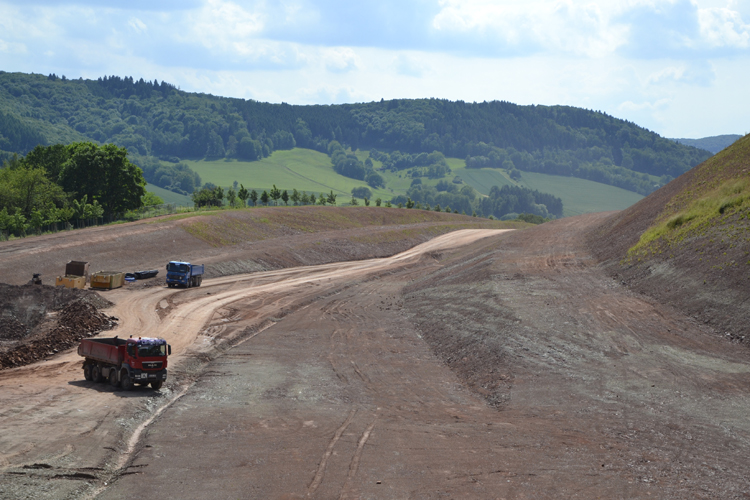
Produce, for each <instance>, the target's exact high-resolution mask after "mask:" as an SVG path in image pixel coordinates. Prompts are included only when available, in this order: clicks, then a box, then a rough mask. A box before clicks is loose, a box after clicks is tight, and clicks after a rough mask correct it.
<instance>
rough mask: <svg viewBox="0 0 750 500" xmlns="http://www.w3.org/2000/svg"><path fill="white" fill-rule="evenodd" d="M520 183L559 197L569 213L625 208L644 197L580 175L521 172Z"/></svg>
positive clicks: (565, 213) (564, 208)
mask: <svg viewBox="0 0 750 500" xmlns="http://www.w3.org/2000/svg"><path fill="white" fill-rule="evenodd" d="M519 184H520V185H523V186H526V187H528V188H529V189H536V190H537V191H541V192H543V193H550V194H553V195H555V196H557V197H559V198H560V199H561V200H562V202H563V215H564V216H566V217H569V216H572V215H581V214H587V213H591V212H608V211H610V210H623V209H625V208H628V207H629V206H630V205H633V204H634V203H636V202H638V201H640V200H641V199H643V196H641V195H640V194H638V193H634V192H632V191H627V190H625V189H622V188H618V187H615V186H609V185H607V184H601V183H599V182H594V181H589V180H586V179H579V178H577V177H562V176H559V175H547V174H538V173H535V172H521V181H520V182H519Z"/></svg>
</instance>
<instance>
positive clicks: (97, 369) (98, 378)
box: [91, 365, 104, 383]
mask: <svg viewBox="0 0 750 500" xmlns="http://www.w3.org/2000/svg"><path fill="white" fill-rule="evenodd" d="M91 380H93V381H94V382H96V383H99V382H103V381H104V378H103V377H102V367H101V366H99V365H94V366H93V367H92V368H91Z"/></svg>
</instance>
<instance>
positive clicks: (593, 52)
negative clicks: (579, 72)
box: [432, 0, 629, 57]
mask: <svg viewBox="0 0 750 500" xmlns="http://www.w3.org/2000/svg"><path fill="white" fill-rule="evenodd" d="M616 3H622V2H616ZM440 5H441V7H442V8H441V10H440V12H439V13H438V14H437V15H436V16H435V17H434V19H433V22H432V26H433V28H434V29H435V30H436V31H438V32H444V33H454V34H456V33H460V34H462V35H465V36H474V35H475V34H476V32H481V33H482V34H483V35H484V36H486V37H488V38H490V39H495V40H498V41H500V42H502V43H505V44H508V45H511V46H513V45H516V46H518V45H531V46H538V47H539V48H540V49H544V50H549V51H553V52H557V51H563V52H569V53H573V54H580V55H586V56H589V57H602V56H605V55H607V54H611V53H612V52H614V51H615V50H617V49H618V48H619V47H621V46H622V45H624V44H625V43H626V42H627V36H628V31H629V30H628V27H627V26H625V25H619V24H615V23H613V22H612V21H611V17H612V15H613V14H614V13H616V12H618V11H619V10H621V9H613V8H612V5H607V4H606V3H605V4H604V8H603V6H602V5H600V4H596V3H582V2H576V1H573V0H562V1H561V0H536V1H530V2H523V3H521V2H510V1H505V2H496V1H491V0H467V1H463V0H441V1H440Z"/></svg>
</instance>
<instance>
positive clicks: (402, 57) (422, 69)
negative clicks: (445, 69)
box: [392, 54, 428, 78]
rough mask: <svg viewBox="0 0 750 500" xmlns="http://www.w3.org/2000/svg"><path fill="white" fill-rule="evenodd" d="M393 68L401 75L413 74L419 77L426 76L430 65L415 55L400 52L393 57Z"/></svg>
mask: <svg viewBox="0 0 750 500" xmlns="http://www.w3.org/2000/svg"><path fill="white" fill-rule="evenodd" d="M392 67H393V69H395V70H396V73H398V74H399V75H406V76H413V77H415V78H419V77H422V76H424V74H425V73H426V72H427V71H428V67H427V66H426V65H425V64H424V63H422V62H421V61H420V60H418V59H417V58H415V57H412V56H410V55H407V54H399V55H397V56H396V57H394V58H393V63H392Z"/></svg>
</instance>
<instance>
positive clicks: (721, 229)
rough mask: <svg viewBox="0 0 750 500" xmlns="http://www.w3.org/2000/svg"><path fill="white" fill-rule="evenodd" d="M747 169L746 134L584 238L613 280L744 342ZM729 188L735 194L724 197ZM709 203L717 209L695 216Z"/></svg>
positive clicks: (748, 280) (748, 304)
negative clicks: (744, 185)
mask: <svg viewBox="0 0 750 500" xmlns="http://www.w3.org/2000/svg"><path fill="white" fill-rule="evenodd" d="M749 172H750V135H749V136H746V137H744V138H742V139H740V140H738V141H737V142H736V143H735V144H733V145H732V146H730V147H729V148H727V149H725V150H723V151H722V152H720V153H719V154H717V155H716V156H714V157H712V158H710V159H709V160H707V161H706V162H704V163H702V164H701V165H699V166H697V167H695V168H694V169H692V170H691V171H689V172H687V173H686V174H684V175H682V176H680V177H678V178H677V179H675V180H674V181H672V182H671V183H669V184H667V185H666V186H664V187H663V188H661V189H659V190H658V191H656V192H654V193H653V194H651V195H650V196H648V197H646V198H644V199H643V200H641V201H640V202H638V203H636V204H635V205H633V206H632V207H630V208H628V209H626V210H623V211H622V212H618V213H615V214H613V215H612V216H610V217H609V218H607V219H606V220H604V221H603V222H602V223H601V224H599V225H598V226H597V227H595V228H593V229H592V230H590V231H589V232H588V233H587V236H586V239H587V243H588V245H589V247H590V249H591V251H592V253H593V254H594V255H595V256H596V257H598V258H599V259H600V260H601V261H602V263H603V265H604V267H605V268H606V269H607V271H608V272H609V273H610V274H611V275H612V276H614V277H616V278H617V279H618V280H619V281H621V282H623V283H626V284H628V285H629V286H631V288H633V289H635V290H636V291H638V292H641V293H645V294H647V295H650V296H652V297H654V298H656V299H657V300H659V301H660V302H662V303H667V304H670V305H672V306H675V307H677V308H678V309H680V310H682V311H683V312H685V313H687V314H689V315H691V316H693V317H696V318H698V319H700V320H702V321H704V322H705V323H708V324H710V325H711V326H713V327H714V328H716V329H718V330H719V331H721V332H722V333H723V334H726V336H727V337H729V338H732V339H735V340H736V341H737V342H743V341H744V337H745V334H746V333H749V331H748V326H747V325H749V324H750V286H749V285H750V261H749V260H748V255H750V238H749V236H750V219H749V218H748V214H749V213H750V207H749V206H748V203H747V202H746V200H745V199H743V196H745V197H746V194H743V193H742V189H743V188H742V184H743V183H747V180H748V179H749V178H750V174H749ZM735 185H736V186H735ZM727 186H729V188H730V189H729V190H731V189H734V191H736V192H735V193H734V194H731V193H730V195H729V197H727V194H726V192H729V191H728V188H727ZM732 186H735V187H732ZM737 186H739V187H737ZM745 189H746V188H745ZM711 203H713V204H715V205H716V206H717V207H718V209H715V210H713V212H712V213H708V209H705V208H704V212H705V213H704V214H703V215H700V216H698V215H696V213H697V211H700V210H701V206H700V205H701V204H703V205H705V206H709V205H710V204H711ZM659 228H662V230H661V232H659V231H658V230H659ZM655 234H657V235H658V236H657V237H655V238H654V237H653V236H652V235H655ZM642 237H643V240H642ZM652 238H653V241H651V239H652ZM636 245H638V251H637V252H636V251H635V247H636ZM748 341H750V335H749V336H748Z"/></svg>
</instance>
